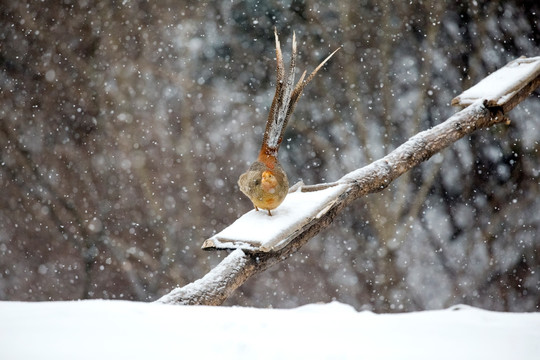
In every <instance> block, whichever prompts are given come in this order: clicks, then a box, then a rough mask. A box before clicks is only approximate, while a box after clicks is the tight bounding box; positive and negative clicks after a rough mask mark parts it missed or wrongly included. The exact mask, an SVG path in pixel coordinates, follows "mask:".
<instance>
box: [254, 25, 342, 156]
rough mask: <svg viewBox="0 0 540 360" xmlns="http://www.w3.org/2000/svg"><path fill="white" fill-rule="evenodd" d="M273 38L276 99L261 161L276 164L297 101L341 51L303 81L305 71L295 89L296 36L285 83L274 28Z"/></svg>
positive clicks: (267, 127)
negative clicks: (326, 64) (274, 42)
mask: <svg viewBox="0 0 540 360" xmlns="http://www.w3.org/2000/svg"><path fill="white" fill-rule="evenodd" d="M274 36H275V40H276V60H277V80H276V93H275V95H274V99H273V100H272V106H271V107H270V113H269V114H268V120H267V122H266V129H265V132H264V137H263V144H262V147H261V152H260V154H259V160H260V161H263V162H265V163H267V164H273V163H274V162H275V161H276V156H277V152H278V150H279V146H280V145H281V142H282V140H283V133H284V132H285V128H286V126H287V123H288V122H289V118H290V117H291V115H292V112H293V111H294V108H295V106H296V103H297V102H298V99H299V98H300V95H301V94H302V91H303V90H304V87H305V86H306V85H307V84H308V83H309V82H310V81H311V80H312V79H313V78H314V77H315V75H316V74H317V72H318V71H319V70H320V69H321V68H322V67H323V66H324V64H325V63H326V62H327V61H328V60H329V59H330V58H331V57H332V56H333V55H334V54H335V53H336V52H337V51H338V50H339V48H338V49H336V50H335V51H334V52H333V53H331V54H330V55H329V56H328V57H327V58H326V59H324V60H323V62H321V63H320V64H319V66H317V67H316V68H315V70H313V72H311V74H310V75H309V76H308V78H307V79H305V80H304V78H305V76H306V72H305V71H304V72H303V73H302V76H301V77H300V80H298V83H297V84H296V86H294V72H295V69H296V35H295V34H294V33H293V40H292V53H291V64H290V67H289V72H288V74H287V78H286V80H285V70H284V65H283V55H282V53H281V47H280V43H279V38H278V35H277V30H276V29H275V28H274Z"/></svg>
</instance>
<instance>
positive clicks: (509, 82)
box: [452, 56, 540, 112]
mask: <svg viewBox="0 0 540 360" xmlns="http://www.w3.org/2000/svg"><path fill="white" fill-rule="evenodd" d="M538 77H540V56H537V57H532V58H526V57H520V58H518V59H516V60H513V61H511V62H509V63H508V64H506V65H505V66H504V67H502V68H501V69H499V70H497V71H495V72H494V73H492V74H491V75H489V76H488V77H486V78H484V79H483V80H482V81H480V82H479V83H478V84H476V85H475V86H473V87H472V88H470V89H468V90H466V91H464V92H463V93H462V94H461V95H458V96H457V97H455V98H454V99H453V100H452V105H459V106H464V107H466V106H469V105H471V104H472V103H473V102H475V101H476V100H479V99H484V100H486V101H487V103H486V106H487V107H502V108H503V110H504V112H506V110H507V109H506V107H505V105H506V104H507V103H509V102H510V100H511V99H512V98H514V96H515V95H517V94H518V93H519V92H520V91H522V90H524V89H525V88H526V87H527V86H529V84H531V83H532V82H534V81H535V79H536V81H537V78H538ZM508 106H509V107H510V108H512V107H513V106H511V105H510V104H509V105H508Z"/></svg>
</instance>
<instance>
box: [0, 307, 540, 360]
mask: <svg viewBox="0 0 540 360" xmlns="http://www.w3.org/2000/svg"><path fill="white" fill-rule="evenodd" d="M0 359H2V360H15V359H55V360H60V359H70V360H71V359H416V360H417V359H460V360H462V359H490V360H495V359H520V360H523V359H531V360H537V359H540V313H528V314H522V313H521V314H517V313H498V312H490V311H484V310H480V309H475V308H471V307H467V306H457V307H453V308H450V309H447V310H439V311H424V312H416V313H406V314H386V315H377V314H374V313H371V312H357V311H355V310H354V309H353V308H352V307H350V306H348V305H344V304H341V303H336V302H334V303H330V304H313V305H307V306H303V307H300V308H296V309H291V310H278V309H254V308H240V307H232V308H231V307H207V306H174V305H163V304H157V303H137V302H127V301H105V300H89V301H74V302H44V303H21V302H3V303H0Z"/></svg>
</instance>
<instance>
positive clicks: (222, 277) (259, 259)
mask: <svg viewBox="0 0 540 360" xmlns="http://www.w3.org/2000/svg"><path fill="white" fill-rule="evenodd" d="M539 85H540V75H538V76H536V77H535V78H534V79H531V80H530V82H529V83H528V84H527V86H526V88H527V90H526V91H519V92H518V93H516V94H515V95H514V96H513V97H512V99H511V101H509V102H507V104H509V103H511V104H512V105H509V106H506V105H505V107H504V109H503V107H502V106H495V107H488V106H487V104H488V102H487V100H478V101H476V102H474V103H473V104H472V105H470V106H469V107H467V108H466V109H464V110H462V111H460V112H458V113H456V114H454V115H453V116H452V117H450V118H449V119H447V120H446V121H445V122H443V123H441V124H439V125H437V126H435V127H433V128H431V129H429V130H425V131H422V132H420V133H418V134H417V135H415V136H413V137H412V138H410V139H409V140H408V141H407V142H405V143H404V144H402V145H401V146H400V147H398V148H397V149H395V150H394V151H392V152H391V153H390V154H388V155H387V156H385V157H384V158H382V159H380V160H377V161H375V162H373V163H371V164H369V165H367V166H365V167H363V168H360V169H357V170H355V171H352V172H350V173H348V174H346V175H345V176H343V177H342V178H341V179H340V180H338V181H337V182H335V183H332V184H317V185H312V186H304V187H303V188H302V191H315V190H320V189H322V188H324V187H329V186H334V185H336V184H344V183H345V184H349V185H350V186H349V188H348V189H347V191H345V192H344V193H343V194H342V195H341V196H340V197H339V198H338V200H337V201H335V202H334V204H333V205H332V207H331V208H330V210H328V211H327V212H326V213H325V214H324V215H322V216H321V217H319V218H313V219H312V220H311V221H310V222H309V223H307V224H306V225H305V226H304V227H303V228H302V229H301V230H300V231H299V232H298V234H297V235H296V236H295V237H294V238H293V239H292V240H291V241H290V242H289V243H288V244H287V245H286V246H285V247H283V248H282V249H280V250H278V251H273V252H272V251H271V252H244V251H242V250H239V249H237V250H235V251H233V252H232V253H231V254H230V255H228V256H227V257H226V258H225V259H224V260H223V261H222V262H221V263H220V264H219V265H218V266H217V267H215V268H214V269H212V270H211V271H210V272H209V273H208V274H207V275H206V276H204V277H203V278H202V279H200V280H197V281H195V282H194V283H191V284H188V285H186V286H184V287H183V288H178V289H175V290H173V291H172V292H170V293H169V294H167V295H165V296H163V297H162V298H161V299H159V300H157V301H158V302H161V303H167V304H199V305H219V304H221V303H223V301H225V300H226V299H227V297H228V296H229V295H230V294H231V293H232V292H233V291H234V290H235V289H237V288H238V287H239V286H240V285H242V284H243V283H244V282H245V281H246V280H247V279H249V278H250V277H251V276H253V275H255V274H257V273H260V272H262V271H264V270H265V269H267V268H269V267H270V266H272V265H274V264H276V263H278V262H281V261H283V260H285V259H287V258H288V257H289V256H290V255H292V254H294V253H295V252H296V251H298V250H299V249H300V248H301V247H302V246H303V245H304V244H306V243H307V242H308V241H309V239H311V238H312V237H314V236H315V235H316V234H318V233H319V232H320V231H321V230H323V229H325V228H326V227H328V225H330V223H332V221H333V220H334V218H335V217H336V216H337V215H338V214H339V213H340V212H341V211H342V210H343V209H344V208H345V207H346V206H347V205H349V204H350V203H351V202H352V201H354V200H355V199H357V198H359V197H361V196H364V195H367V194H370V193H375V192H379V191H381V190H383V189H385V188H386V187H387V186H388V185H390V183H391V182H392V181H394V180H395V179H397V178H398V177H399V176H401V175H402V174H403V173H405V172H407V171H408V170H410V169H411V168H413V167H414V166H416V165H418V164H420V163H422V162H424V161H426V160H428V159H429V158H430V157H432V156H433V155H435V154H436V153H438V152H440V151H441V150H442V149H444V148H446V147H448V146H449V145H451V144H453V143H454V142H456V141H457V140H459V139H461V138H462V137H464V136H467V135H469V134H471V133H473V132H474V131H476V130H478V129H481V128H486V127H490V126H493V125H495V124H498V123H501V122H506V121H508V119H507V118H506V117H505V114H504V113H503V110H504V111H510V110H511V109H512V108H513V107H514V106H516V105H517V104H518V103H519V102H521V101H522V100H524V99H525V98H526V97H527V96H528V95H529V94H530V93H531V92H532V91H534V90H535V89H536V88H537V87H538V86H539Z"/></svg>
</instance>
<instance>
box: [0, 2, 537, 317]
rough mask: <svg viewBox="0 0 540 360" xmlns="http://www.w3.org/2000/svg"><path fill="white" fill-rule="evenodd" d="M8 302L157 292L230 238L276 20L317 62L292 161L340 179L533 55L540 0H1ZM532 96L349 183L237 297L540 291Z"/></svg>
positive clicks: (2, 286)
mask: <svg viewBox="0 0 540 360" xmlns="http://www.w3.org/2000/svg"><path fill="white" fill-rule="evenodd" d="M0 10H1V15H0V69H1V71H0V154H1V159H0V160H1V162H0V188H1V189H2V191H1V192H0V299H2V300H25V301H36V300H66V299H85V298H105V299H131V300H138V301H151V300H155V299H157V298H158V297H160V296H161V295H163V294H165V293H167V292H168V291H170V290H171V289H173V288H175V287H176V286H182V285H185V284H187V283H188V282H191V281H194V280H196V279H198V278H200V277H202V276H203V275H204V274H205V273H206V272H208V270H209V269H210V268H212V267H213V266H215V265H216V264H217V263H218V262H219V261H220V260H221V259H222V258H223V256H224V255H225V254H223V253H216V252H210V253H207V252H203V251H202V250H200V245H201V244H202V241H203V240H204V239H205V238H208V237H210V236H211V235H212V234H214V233H215V232H216V231H219V230H221V229H223V228H224V227H225V226H227V225H228V224H230V223H231V222H232V221H234V220H235V219H236V218H237V217H238V216H240V215H241V214H243V213H244V212H246V211H247V210H249V209H250V206H251V205H250V202H249V200H248V199H247V198H245V197H244V196H243V195H242V194H241V193H240V191H239V190H238V187H237V185H236V180H237V178H238V176H239V175H240V174H241V173H242V172H243V171H244V170H245V169H246V168H247V166H248V165H249V163H251V161H253V160H254V158H255V157H256V155H257V152H258V148H259V146H260V141H261V139H262V132H263V127H264V123H265V120H266V116H267V111H268V108H269V106H270V103H271V99H272V96H273V92H274V86H275V84H274V81H275V59H274V57H275V52H274V44H273V27H274V26H275V27H276V28H277V31H278V33H279V34H280V38H281V42H282V47H283V50H284V55H285V61H287V59H288V55H289V54H290V44H291V43H290V41H291V38H292V32H293V31H295V32H296V36H297V38H298V40H299V59H298V67H299V68H300V69H301V70H303V69H306V70H307V71H308V72H309V71H311V70H312V69H313V67H314V66H316V65H317V64H318V63H319V62H320V61H321V60H322V59H323V58H325V57H326V56H327V55H328V54H329V53H330V52H331V51H332V50H334V49H335V48H337V47H339V46H341V47H342V50H341V51H340V52H338V54H336V56H335V57H334V58H332V60H331V61H330V62H329V64H328V65H327V66H325V68H324V69H323V71H321V72H320V74H319V75H317V77H316V79H314V80H313V83H312V84H310V86H308V87H307V88H306V90H305V93H304V95H303V96H302V98H301V100H300V102H299V104H298V106H297V108H296V111H295V114H294V115H293V118H292V120H291V122H290V124H289V128H288V130H287V132H286V135H285V144H284V146H283V147H282V150H281V154H280V159H281V163H282V164H283V165H284V167H285V169H286V171H287V173H288V175H289V178H290V180H291V183H294V182H296V181H297V180H299V179H302V180H303V181H304V182H305V183H307V184H312V183H319V182H327V181H333V180H336V179H338V178H340V177H341V176H342V175H344V174H345V173H347V172H349V171H352V170H354V169H356V168H359V167H361V166H363V165H366V164H368V163H370V162H372V161H374V160H377V159H379V158H380V157H382V156H384V155H385V154H387V153H388V152H390V151H391V150H393V149H394V148H396V147H397V146H399V145H400V144H401V143H403V142H404V141H406V140H407V139H408V138H409V137H410V136H412V135H414V134H416V133H417V132H419V131H421V130H424V129H427V128H429V127H432V126H434V125H436V124H439V123H440V122H442V121H444V120H445V119H446V118H448V117H449V116H450V115H452V114H453V113H454V112H455V111H456V109H454V108H452V107H451V106H450V101H451V99H452V98H453V97H454V96H456V95H458V94H459V93H461V92H462V91H463V90H465V89H467V88H468V87H470V86H472V85H474V84H475V83H476V82H478V81H479V80H481V79H482V78H484V77H485V76H486V75H487V74H489V73H491V72H493V71H495V70H496V69H498V68H500V67H502V66H504V65H505V64H506V63H507V62H508V61H510V60H513V59H515V58H517V57H519V56H522V55H525V56H538V55H540V53H539V51H538V49H539V48H540V47H539V45H540V23H539V19H540V16H539V14H540V5H539V4H538V2H536V1H475V2H450V1H447V2H442V1H429V0H428V1H421V2H414V3H405V2H401V1H395V2H394V1H389V0H387V1H356V0H355V1H353V0H349V1H339V2H335V3H332V4H322V3H319V2H317V1H311V0H308V1H296V0H293V1H287V2H283V1H233V2H230V1H223V2H191V1H172V0H170V1H167V0H164V1H157V2H146V1H136V2H116V1H78V2H76V1H69V0H66V1H63V2H52V1H50V2H49V1H45V2H32V1H29V2H26V1H17V2H7V1H2V2H1V3H0ZM538 97H539V93H538V92H535V93H533V95H532V96H531V97H530V98H529V99H528V100H526V101H524V102H523V103H522V104H520V105H519V106H518V107H517V108H516V109H515V110H513V111H512V113H511V114H510V118H511V120H512V122H511V123H510V124H509V125H498V126H496V127H494V128H491V129H488V130H481V131H478V132H475V133H474V134H473V135H472V136H470V137H469V138H466V139H462V140H460V141H459V142H457V143H456V144H454V145H453V146H452V147H451V148H449V149H447V150H445V151H443V152H442V153H440V154H439V155H437V156H435V157H433V158H432V159H431V160H429V161H428V162H426V163H424V164H422V165H421V166H418V167H417V168H415V169H414V170H413V171H411V172H409V173H408V174H406V175H405V176H403V177H402V178H400V179H398V180H397V181H395V182H394V183H393V184H392V185H391V186H390V187H389V188H388V189H386V190H384V191H383V192H381V193H378V194H374V195H370V196H368V197H365V198H363V199H360V200H358V201H356V202H355V203H354V204H353V206H351V207H350V208H349V209H348V211H346V213H345V214H343V215H341V216H339V217H338V218H337V219H336V221H335V222H334V224H333V225H332V226H330V227H329V229H327V230H326V231H324V232H323V233H321V234H320V235H318V236H317V237H315V238H314V239H312V240H311V241H310V242H309V243H308V244H307V245H306V246H305V247H304V248H302V250H301V251H300V252H298V253H296V254H295V255H294V256H292V257H291V258H290V259H288V260H287V261H285V262H283V263H281V264H280V265H279V266H276V267H274V268H271V269H269V270H268V271H266V272H265V273H263V274H260V275H258V276H256V277H254V278H252V279H251V280H249V281H248V282H247V283H246V284H245V285H244V286H242V287H241V288H240V289H239V291H237V292H236V293H235V294H234V295H233V296H232V297H231V298H230V299H229V300H227V302H226V305H243V306H256V307H267V306H272V307H294V306H298V305H302V304H306V303H312V302H318V301H325V302H326V301H330V300H333V299H335V300H338V301H341V302H345V303H348V304H351V305H353V306H354V307H356V308H357V309H369V310H374V311H377V312H389V311H412V310H421V309H434V308H442V307H448V306H451V305H453V304H458V303H465V304H470V305H473V306H479V307H483V308H486V309H493V310H507V311H535V310H536V311H537V310H538V309H539V307H540V253H539V252H540V235H538V230H539V227H540V186H539V182H540V181H539V179H540V156H539V150H540V130H539V129H540V101H539V99H538Z"/></svg>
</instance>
